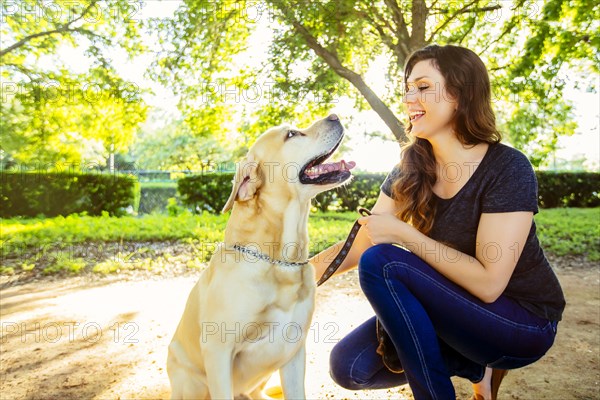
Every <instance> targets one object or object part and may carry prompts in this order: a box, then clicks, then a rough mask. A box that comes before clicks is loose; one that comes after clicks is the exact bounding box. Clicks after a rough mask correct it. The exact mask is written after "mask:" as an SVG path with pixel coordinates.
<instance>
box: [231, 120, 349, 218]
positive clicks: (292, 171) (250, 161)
mask: <svg viewBox="0 0 600 400" xmlns="http://www.w3.org/2000/svg"><path fill="white" fill-rule="evenodd" d="M343 138H344V127H343V126H342V123H341V122H340V120H339V118H338V117H337V116H336V115H335V114H331V115H330V116H328V117H327V118H323V119H321V120H318V121H316V122H315V123H313V124H312V125H311V126H310V127H308V128H306V129H297V128H293V127H290V126H285V125H284V126H279V127H276V128H272V129H269V130H268V131H267V132H265V133H263V134H262V135H261V136H260V137H259V138H258V139H257V140H256V143H254V145H253V146H252V147H251V148H250V150H249V151H248V154H247V155H246V158H244V160H242V161H241V162H240V163H238V165H237V168H236V173H235V178H234V182H233V189H232V191H231V195H230V196H229V199H228V200H227V203H226V204H225V206H224V207H223V212H226V211H228V210H229V209H231V207H233V204H234V202H235V201H238V202H245V201H248V200H250V199H253V198H254V197H255V196H257V195H258V194H260V193H265V194H271V193H272V194H273V195H274V197H279V198H298V199H300V200H302V201H303V200H309V199H310V198H312V197H314V196H315V195H317V194H318V193H321V192H324V191H326V190H329V189H332V188H334V187H336V186H340V185H342V184H343V183H345V182H347V181H348V180H349V179H350V178H351V176H352V174H351V173H350V169H352V168H353V167H354V165H355V164H354V162H345V161H344V160H342V161H339V162H331V163H325V161H327V159H328V158H329V157H330V156H331V155H332V154H333V153H334V152H335V150H336V149H337V148H338V146H339V145H340V143H341V142H342V139H343Z"/></svg>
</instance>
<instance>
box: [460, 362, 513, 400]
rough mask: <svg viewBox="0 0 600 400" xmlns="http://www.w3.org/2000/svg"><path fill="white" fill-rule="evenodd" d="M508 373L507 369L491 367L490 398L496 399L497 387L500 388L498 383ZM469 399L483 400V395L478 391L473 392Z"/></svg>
mask: <svg viewBox="0 0 600 400" xmlns="http://www.w3.org/2000/svg"><path fill="white" fill-rule="evenodd" d="M506 374H508V370H507V369H495V368H492V379H491V382H490V386H491V387H492V400H497V398H498V389H500V384H501V383H502V380H503V379H504V377H505V376H506ZM469 400H485V399H484V397H483V396H482V395H480V394H478V393H475V394H473V396H471V398H470V399H469Z"/></svg>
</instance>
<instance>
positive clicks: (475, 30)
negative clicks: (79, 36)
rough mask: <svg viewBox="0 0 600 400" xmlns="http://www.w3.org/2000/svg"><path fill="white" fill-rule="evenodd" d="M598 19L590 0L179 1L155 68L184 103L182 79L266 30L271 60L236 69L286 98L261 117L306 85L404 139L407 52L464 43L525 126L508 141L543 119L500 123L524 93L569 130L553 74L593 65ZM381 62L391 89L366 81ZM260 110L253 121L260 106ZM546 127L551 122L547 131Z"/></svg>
mask: <svg viewBox="0 0 600 400" xmlns="http://www.w3.org/2000/svg"><path fill="white" fill-rule="evenodd" d="M598 14H599V6H598V5H597V4H595V2H593V1H591V0H570V1H568V0H549V1H547V2H545V3H544V4H543V7H542V8H540V3H539V2H532V1H528V0H516V1H514V2H512V4H508V3H507V2H494V1H488V0H469V1H452V2H447V1H438V0H427V1H425V0H411V1H396V0H384V1H374V2H373V1H349V0H340V1H284V0H276V1H264V2H260V3H257V2H249V1H248V2H246V1H235V2H231V1H214V2H210V3H207V2H203V1H195V0H187V1H185V2H184V3H183V5H182V6H181V7H180V9H179V10H178V11H177V13H176V15H175V17H174V18H173V19H166V20H162V21H160V22H157V24H156V26H157V27H158V28H159V29H160V30H161V32H162V37H163V43H164V47H163V49H162V51H161V52H160V54H159V58H158V61H157V63H156V66H157V67H159V72H158V76H159V77H160V78H161V79H162V80H163V82H169V84H171V85H173V86H174V87H175V88H176V89H177V90H178V92H179V93H185V96H186V99H187V100H186V101H188V102H192V101H193V100H192V99H193V98H194V97H197V96H198V95H199V94H200V93H199V92H198V86H197V85H195V82H198V80H197V79H195V80H194V79H189V78H190V77H192V76H196V77H201V81H202V82H216V81H218V80H219V79H225V77H226V76H227V71H233V70H235V68H236V65H235V63H234V62H233V60H234V55H236V54H237V55H240V54H244V53H243V52H244V51H245V50H246V49H247V48H248V46H249V45H250V39H251V38H252V35H253V32H256V31H260V30H261V29H264V26H265V25H266V26H267V29H268V30H269V31H270V32H271V33H272V35H273V37H272V40H271V41H270V42H268V43H265V44H264V45H265V46H266V47H268V63H264V64H263V65H261V66H259V67H258V68H256V69H254V71H253V72H252V73H249V72H248V70H246V71H245V75H246V76H252V77H253V79H254V80H257V79H258V80H260V79H262V81H263V82H265V81H266V79H269V81H270V82H273V88H274V91H275V93H276V94H279V93H285V94H286V96H284V99H283V101H279V99H280V98H279V96H274V99H275V101H271V102H268V104H266V105H265V107H266V110H267V111H268V115H270V118H272V119H273V118H274V119H278V118H276V117H274V113H275V114H278V117H281V116H286V115H290V114H293V113H294V110H296V109H298V107H299V106H298V104H297V103H298V102H296V103H295V102H293V101H289V100H287V99H289V98H291V99H300V102H302V100H303V99H305V97H306V94H307V92H308V93H317V96H316V97H318V98H319V99H321V100H323V104H327V101H329V100H331V99H335V98H336V97H340V96H342V95H350V96H352V97H354V98H355V100H356V104H357V106H359V107H360V108H365V107H366V106H367V104H368V105H369V106H370V107H371V108H372V109H373V110H374V111H375V112H377V113H378V114H379V116H380V117H381V118H382V120H383V121H385V123H386V125H387V126H388V127H389V129H390V131H391V132H392V133H393V135H394V136H395V138H396V139H397V140H400V141H402V140H404V139H405V137H404V129H403V124H402V121H401V119H400V117H399V115H400V112H401V109H402V105H401V102H400V98H401V96H402V94H403V90H404V88H403V77H402V71H403V66H404V63H405V61H406V59H407V57H408V56H409V55H410V53H411V52H412V51H414V50H416V49H418V48H421V47H423V46H424V45H427V44H429V43H438V44H446V43H452V44H458V45H463V46H466V47H469V48H471V49H473V50H474V51H476V52H477V53H478V54H480V56H481V57H482V58H483V59H484V62H485V63H486V65H488V67H489V70H490V74H491V79H492V82H493V85H494V89H495V96H496V97H497V99H498V106H499V107H498V108H500V109H498V108H497V109H496V110H497V112H498V113H499V114H500V115H499V116H500V120H501V122H502V126H503V127H504V128H506V129H516V128H517V127H518V128H519V129H524V131H521V132H516V131H511V132H510V133H509V137H510V138H511V139H514V138H516V137H519V136H520V135H523V132H531V131H533V129H532V128H534V127H537V126H539V122H540V121H539V119H534V120H529V121H530V122H529V123H528V124H527V120H525V119H522V120H521V123H526V125H525V126H523V125H522V124H521V123H520V124H519V125H518V126H517V125H515V124H510V123H509V121H510V120H511V118H513V117H514V114H515V113H517V112H518V110H517V108H518V106H519V104H515V103H512V102H511V101H510V100H511V96H512V98H514V97H515V95H516V96H517V97H519V98H520V99H521V101H524V100H527V101H528V103H527V105H526V106H525V107H526V108H528V109H530V110H531V111H532V112H533V110H534V109H536V107H537V110H538V111H539V110H543V111H544V112H543V113H541V114H540V113H538V114H536V115H544V117H545V118H546V119H548V120H552V121H553V122H555V123H556V124H558V125H559V126H558V128H557V129H558V131H559V132H560V133H564V132H572V127H573V125H572V124H571V123H570V122H569V121H568V118H566V119H565V118H563V117H564V112H565V110H568V105H567V104H565V103H564V101H563V100H562V98H561V96H560V94H561V90H562V88H561V85H560V83H559V82H557V81H556V79H555V77H556V74H557V73H558V71H560V69H561V67H562V66H563V64H567V63H568V64H571V65H572V64H573V63H574V62H576V60H582V59H583V60H587V61H588V62H589V63H590V64H593V63H594V62H596V61H597V58H598V40H597V38H598V35H597V29H596V28H597V21H598V16H599V15H598ZM557 37H559V38H561V39H560V40H557V39H556V38H557ZM523 38H525V39H526V38H529V40H523ZM559 52H560V53H561V55H558V53H559ZM552 54H556V56H555V57H552V56H551V55H552ZM381 60H384V63H385V64H386V65H387V72H386V76H385V79H386V81H387V83H388V85H387V88H386V90H384V91H383V92H380V93H376V92H375V91H374V90H372V89H371V86H372V84H371V83H370V82H368V81H367V80H366V79H365V76H366V75H367V73H368V71H369V68H370V67H371V66H372V65H373V64H374V63H376V62H378V61H381ZM596 69H597V68H596ZM540 70H541V71H546V72H547V73H542V74H541V75H540V76H537V75H536V74H534V73H533V72H532V71H540ZM299 71H302V72H304V73H299ZM527 73H531V75H530V76H531V79H532V80H535V82H536V85H535V87H533V88H532V87H528V86H527V85H526V84H521V83H519V79H521V82H523V81H522V80H523V79H524V78H525V79H527V78H529V76H527V75H525V76H524V75H523V74H527ZM184 77H185V79H184ZM230 82H231V81H230ZM240 83H241V82H240ZM231 84H232V85H233V84H234V82H232V83H231ZM246 84H247V82H246ZM549 90H550V91H551V93H550V92H549ZM530 104H536V106H535V107H534V106H531V105H530ZM323 108H326V107H323V106H321V107H315V110H317V111H320V110H322V109H323ZM558 113H561V114H560V115H559V114H558ZM257 114H259V115H261V117H262V116H263V115H264V114H265V113H262V112H258V113H257ZM555 128H556V125H554V124H553V126H547V127H546V130H547V131H548V132H550V131H552V130H554V129H555ZM545 134H546V133H545ZM546 135H548V134H546ZM515 142H516V143H517V144H518V143H519V141H518V140H516V141H515Z"/></svg>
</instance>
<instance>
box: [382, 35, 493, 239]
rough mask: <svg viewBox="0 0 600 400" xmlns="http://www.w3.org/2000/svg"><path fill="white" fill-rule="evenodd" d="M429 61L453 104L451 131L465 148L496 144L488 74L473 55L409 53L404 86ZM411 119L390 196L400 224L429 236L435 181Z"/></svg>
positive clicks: (460, 51)
mask: <svg viewBox="0 0 600 400" xmlns="http://www.w3.org/2000/svg"><path fill="white" fill-rule="evenodd" d="M424 60H431V61H432V63H433V65H434V66H435V67H436V68H437V69H438V70H439V71H440V73H441V74H442V76H443V77H444V79H445V81H446V88H445V90H446V93H448V94H449V95H451V96H452V97H453V98H455V99H457V100H458V108H457V110H456V112H455V113H454V117H453V120H452V122H451V123H452V126H453V130H454V133H455V134H456V136H457V138H458V139H459V140H460V141H461V143H463V144H464V145H476V144H478V143H482V142H486V143H490V144H491V143H497V142H499V141H500V140H501V135H500V132H498V130H497V129H496V116H495V115H494V111H493V110H492V105H491V88H490V80H489V77H488V72H487V69H486V68H485V65H484V64H483V61H481V59H480V58H479V56H478V55H477V54H475V53H474V52H473V51H471V50H469V49H467V48H464V47H459V46H453V45H446V46H439V45H435V44H432V45H429V46H426V47H424V48H422V49H419V50H416V51H415V52H413V53H412V54H411V55H410V57H409V58H408V60H407V61H406V66H405V68H404V84H405V88H406V87H407V79H408V77H409V75H410V73H411V72H412V70H413V68H414V66H415V64H416V63H418V62H419V61H424ZM411 131H412V124H411V123H410V119H409V122H408V124H407V125H406V128H405V132H406V133H407V136H408V137H409V138H410V141H409V143H408V144H406V145H405V146H403V148H402V158H401V161H400V174H399V176H398V178H397V179H396V180H395V182H394V183H393V184H392V194H393V196H394V199H395V200H396V203H397V206H398V207H399V209H400V211H398V213H397V214H396V215H397V217H398V218H400V219H401V220H403V221H405V222H408V223H410V224H411V225H413V226H414V227H415V228H417V229H418V230H419V231H421V232H423V233H424V234H428V233H429V232H430V231H431V228H432V226H433V221H434V218H435V215H434V214H435V204H434V201H433V200H434V199H433V186H434V185H435V183H436V180H437V172H436V160H435V157H434V154H433V149H432V147H431V144H430V143H429V141H427V140H426V139H421V138H416V137H413V136H412V135H411Z"/></svg>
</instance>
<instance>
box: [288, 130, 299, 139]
mask: <svg viewBox="0 0 600 400" xmlns="http://www.w3.org/2000/svg"><path fill="white" fill-rule="evenodd" d="M296 135H302V133H300V132H298V131H288V133H287V135H286V136H285V138H286V139H291V138H293V137H294V136H296Z"/></svg>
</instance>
